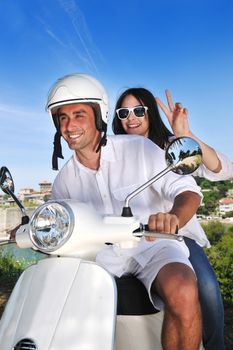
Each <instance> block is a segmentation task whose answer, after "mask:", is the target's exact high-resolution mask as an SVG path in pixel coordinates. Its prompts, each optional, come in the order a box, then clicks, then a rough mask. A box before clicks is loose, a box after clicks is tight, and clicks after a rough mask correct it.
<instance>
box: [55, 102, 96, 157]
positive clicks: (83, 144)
mask: <svg viewBox="0 0 233 350" xmlns="http://www.w3.org/2000/svg"><path fill="white" fill-rule="evenodd" d="M58 117H59V121H60V131H61V134H62V136H63V138H64V139H65V140H66V142H67V143H68V145H69V148H70V149H72V150H74V151H75V152H76V154H77V153H78V152H79V151H82V152H83V151H84V152H90V151H91V152H93V151H94V150H95V149H96V146H97V144H98V142H99V139H100V132H99V131H98V130H97V129H96V125H95V114H94V111H93V108H92V107H91V106H89V105H87V104H72V105H65V106H62V107H61V108H59V110H58Z"/></svg>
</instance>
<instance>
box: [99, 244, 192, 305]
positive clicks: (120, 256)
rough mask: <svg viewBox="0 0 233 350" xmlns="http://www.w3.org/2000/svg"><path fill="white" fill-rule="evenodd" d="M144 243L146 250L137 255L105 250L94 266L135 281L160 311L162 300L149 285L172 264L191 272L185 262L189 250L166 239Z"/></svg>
mask: <svg viewBox="0 0 233 350" xmlns="http://www.w3.org/2000/svg"><path fill="white" fill-rule="evenodd" d="M148 243H149V244H147V249H145V250H144V251H140V253H138V254H133V253H136V250H135V248H133V250H132V249H122V248H120V247H118V246H115V245H114V246H109V247H107V248H106V249H104V250H102V251H101V252H100V253H98V255H97V257H96V262H97V263H98V264H100V265H101V266H103V267H104V268H105V269H106V270H107V271H108V272H110V273H111V274H113V275H115V276H117V277H121V276H122V275H129V274H130V275H134V276H135V277H137V278H138V279H139V280H140V281H141V282H142V283H143V284H144V286H145V287H146V289H147V291H148V294H149V297H150V299H151V302H152V303H153V304H154V306H155V308H156V309H158V310H161V309H163V307H164V304H163V301H162V299H161V298H160V297H159V296H158V295H157V294H154V293H153V294H152V293H151V285H152V283H153V281H154V279H155V278H156V276H157V274H158V272H159V271H160V270H161V268H162V267H164V266H165V265H167V264H169V263H174V262H179V263H182V264H185V265H187V266H189V267H190V268H191V269H193V268H192V265H191V263H190V261H189V259H188V257H189V250H188V248H187V246H186V245H185V244H184V243H182V244H181V243H180V242H177V241H173V240H169V239H164V240H160V241H158V242H157V243H154V244H153V243H152V244H150V242H148ZM148 247H149V248H148ZM132 254H133V255H132ZM145 257H147V259H146V258H145Z"/></svg>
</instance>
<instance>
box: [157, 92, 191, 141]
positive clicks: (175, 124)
mask: <svg viewBox="0 0 233 350" xmlns="http://www.w3.org/2000/svg"><path fill="white" fill-rule="evenodd" d="M165 94H166V97H167V104H168V106H166V105H165V104H164V103H163V102H162V101H161V100H160V99H159V98H158V97H156V98H155V100H156V102H157V104H158V106H159V107H160V108H161V109H162V111H163V112H164V114H165V115H166V117H167V119H168V121H169V124H170V125H171V128H172V131H173V133H174V134H175V136H176V137H180V136H191V131H190V129H189V123H188V110H187V109H186V108H183V106H182V104H181V103H179V102H177V103H175V106H174V104H173V101H172V97H171V94H170V92H169V90H165Z"/></svg>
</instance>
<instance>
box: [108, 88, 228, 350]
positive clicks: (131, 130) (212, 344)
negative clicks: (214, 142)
mask: <svg viewBox="0 0 233 350" xmlns="http://www.w3.org/2000/svg"><path fill="white" fill-rule="evenodd" d="M166 97H167V103H168V106H166V105H165V104H164V103H163V102H162V101H161V100H160V99H158V98H156V99H155V98H154V96H153V95H152V93H151V92H150V91H148V90H146V89H144V88H131V89H128V90H126V91H125V92H123V93H122V95H121V96H120V97H119V98H118V101H117V103H116V107H115V116H114V119H113V132H114V133H115V134H138V135H142V136H144V137H148V138H149V139H151V140H152V141H153V142H154V143H156V144H157V145H158V146H159V147H161V148H163V149H164V148H166V146H167V145H168V144H169V142H170V141H171V140H172V139H173V138H174V137H180V136H189V137H192V138H194V139H195V140H197V141H198V142H199V144H200V146H201V149H202V152H203V164H202V165H201V166H200V167H199V168H198V169H197V170H196V172H195V173H194V175H196V176H201V177H205V178H207V179H209V180H212V181H220V180H227V179H229V178H232V177H233V164H232V162H231V161H230V160H229V159H228V158H227V157H226V156H225V155H223V154H221V153H219V152H216V151H215V150H214V149H213V148H211V147H210V146H208V145H206V144H205V143H204V142H202V141H201V140H200V139H198V138H197V137H196V136H195V135H194V134H193V133H192V132H191V130H190V128H189V123H188V111H187V109H186V108H183V107H182V105H181V103H176V104H175V105H174V104H173V102H172V98H171V95H170V93H169V91H168V90H166ZM158 105H159V107H160V108H161V109H162V110H163V112H164V113H165V115H166V116H167V118H168V121H169V123H170V126H171V128H172V130H173V132H174V134H172V133H171V132H170V131H169V130H168V128H167V127H166V126H165V125H164V123H163V121H162V119H161V117H160V114H159V109H158ZM184 239H185V243H186V245H187V246H188V248H189V250H190V258H189V259H190V261H191V263H192V265H193V268H194V270H195V272H196V275H197V278H198V288H199V298H200V303H201V307H202V314H203V344H204V347H205V349H206V350H214V349H216V350H222V349H224V348H225V347H224V337H223V328H224V309H223V303H222V298H221V294H220V289H219V285H218V281H217V278H216V276H215V273H214V271H213V269H212V268H211V266H210V264H209V261H208V259H207V256H206V254H205V253H204V251H203V248H202V247H200V246H199V245H198V244H197V243H196V242H195V241H194V240H192V239H190V238H188V237H185V238H184Z"/></svg>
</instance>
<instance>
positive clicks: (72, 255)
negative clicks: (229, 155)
mask: <svg viewBox="0 0 233 350" xmlns="http://www.w3.org/2000/svg"><path fill="white" fill-rule="evenodd" d="M166 162H167V165H168V166H167V168H166V169H164V171H162V172H161V173H159V174H157V175H156V176H155V177H153V178H152V179H151V180H149V181H148V182H147V183H145V184H144V185H142V186H141V187H140V188H138V189H137V190H136V191H134V192H133V193H131V194H130V195H129V196H128V197H127V198H126V200H125V206H124V208H123V211H122V216H120V217H117V216H109V215H104V216H103V215H100V214H98V213H97V212H95V211H94V210H93V209H91V208H90V207H88V206H87V205H86V204H84V203H80V202H77V201H75V200H59V201H49V202H47V203H45V204H43V205H41V206H40V207H38V208H37V209H36V210H35V212H34V213H33V215H32V217H31V219H30V220H29V218H28V216H27V215H26V213H25V209H24V207H23V206H22V204H21V203H20V202H19V200H18V199H17V198H16V196H15V195H14V183H13V180H12V177H11V174H10V172H9V170H8V169H7V168H6V167H2V168H1V169H0V186H1V188H2V190H3V191H4V192H5V193H7V194H10V195H11V196H12V197H13V198H14V199H15V201H16V203H18V205H19V207H20V209H21V211H22V214H23V215H22V225H21V227H20V228H19V230H18V231H17V234H16V242H17V245H18V247H20V248H29V247H30V248H33V249H36V250H39V251H41V252H44V253H46V254H47V255H48V257H49V258H46V259H43V260H41V261H39V262H38V263H37V264H35V265H31V266H30V267H28V268H27V269H26V270H25V271H24V272H23V273H22V274H21V276H20V278H19V280H18V281H17V283H16V285H15V287H14V289H13V292H12V294H11V296H10V298H9V300H8V303H7V305H6V308H5V311H4V313H3V316H2V319H1V321H0V349H1V350H10V349H14V350H23V349H28V350H30V349H37V350H77V349H78V350H112V349H116V350H138V349H140V350H141V349H143V350H152V349H153V350H154V349H157V350H162V345H161V328H162V321H163V312H156V310H155V309H154V307H153V305H152V304H151V302H150V301H149V298H148V295H147V292H146V290H145V288H144V286H143V285H142V284H141V283H140V282H139V281H138V280H137V279H136V278H134V277H130V276H129V277H123V278H120V279H118V278H116V279H114V278H113V277H112V276H111V275H110V274H109V273H108V272H107V271H106V270H105V269H103V268H102V267H100V266H99V265H97V264H96V263H95V256H96V253H97V252H98V251H99V250H101V249H102V248H103V247H106V245H105V244H112V243H116V242H124V241H125V242H128V241H132V240H136V241H137V240H139V239H140V238H139V237H141V236H146V235H149V236H152V235H153V236H155V237H160V238H162V237H164V238H170V239H177V240H183V237H182V236H180V235H179V234H174V235H172V234H163V233H156V232H151V231H150V232H149V231H148V230H147V227H145V226H143V225H141V224H140V222H139V220H138V219H137V218H136V217H134V216H133V215H132V213H131V209H130V207H129V201H130V200H131V199H132V198H133V197H134V196H136V195H137V194H138V193H140V192H141V191H142V190H144V189H145V188H147V187H148V186H150V185H151V184H152V183H153V182H155V181H156V180H158V179H159V178H160V177H161V176H164V175H165V174H166V173H167V172H169V171H174V172H176V173H179V174H188V173H191V172H193V171H194V170H195V169H196V168H197V167H198V166H199V165H200V163H201V149H200V147H199V145H198V144H197V143H196V142H195V141H194V140H193V139H190V138H179V139H176V140H174V141H173V142H172V144H171V145H170V146H169V147H168V149H167V151H166ZM110 237H111V238H110ZM109 240H110V241H111V242H110V243H109ZM117 286H118V290H117ZM127 297H128V299H127ZM117 311H118V312H117ZM126 314H127V315H126ZM201 349H203V348H202V347H201Z"/></svg>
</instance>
